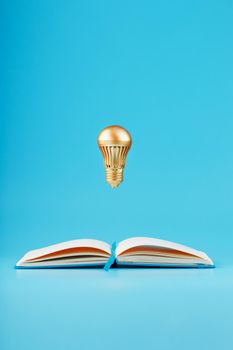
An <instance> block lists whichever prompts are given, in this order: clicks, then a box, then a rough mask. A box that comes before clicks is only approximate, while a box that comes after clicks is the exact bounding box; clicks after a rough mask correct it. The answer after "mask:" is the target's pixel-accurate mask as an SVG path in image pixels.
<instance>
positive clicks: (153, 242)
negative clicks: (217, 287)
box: [116, 237, 213, 265]
mask: <svg viewBox="0 0 233 350" xmlns="http://www.w3.org/2000/svg"><path fill="white" fill-rule="evenodd" d="M139 246H149V247H158V248H167V249H175V250H178V251H180V252H183V253H188V254H192V255H194V256H197V257H199V258H201V259H203V260H205V261H207V262H208V263H209V264H211V265H213V262H212V260H211V259H210V258H209V257H208V256H207V255H206V254H205V253H204V252H201V251H198V250H196V249H193V248H189V247H186V246H184V245H182V244H178V243H174V242H170V241H165V240H163V239H158V238H151V237H132V238H128V239H125V240H124V241H121V242H120V243H119V244H118V245H117V248H116V256H118V255H120V254H121V253H123V252H124V251H126V250H128V249H131V248H135V247H139Z"/></svg>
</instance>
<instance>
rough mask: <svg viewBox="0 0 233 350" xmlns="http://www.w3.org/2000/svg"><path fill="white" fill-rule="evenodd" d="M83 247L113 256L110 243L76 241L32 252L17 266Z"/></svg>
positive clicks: (94, 240) (90, 240)
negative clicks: (65, 250)
mask: <svg viewBox="0 0 233 350" xmlns="http://www.w3.org/2000/svg"><path fill="white" fill-rule="evenodd" d="M82 247H88V248H96V249H101V250H103V251H105V252H106V253H108V254H109V255H110V254H111V246H110V245H109V244H108V243H105V242H103V241H99V240H96V239H76V240H73V241H67V242H62V243H58V244H53V245H51V246H48V247H45V248H40V249H36V250H31V251H30V252H28V253H27V254H25V255H24V256H23V258H22V259H20V260H19V261H18V262H17V264H16V266H20V265H21V264H22V263H23V262H25V261H26V260H29V259H35V258H39V257H41V256H43V255H47V254H51V253H55V252H59V251H60V250H64V249H70V248H82Z"/></svg>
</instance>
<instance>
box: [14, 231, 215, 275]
mask: <svg viewBox="0 0 233 350" xmlns="http://www.w3.org/2000/svg"><path fill="white" fill-rule="evenodd" d="M112 264H114V265H115V266H139V267H213V266H214V264H213V262H212V260H211V259H210V258H209V257H208V256H207V255H206V254H205V253H203V252H201V251H198V250H195V249H192V248H189V247H186V246H184V245H181V244H177V243H173V242H169V241H164V240H161V239H156V238H149V237H133V238H129V239H126V240H124V241H121V242H120V243H118V244H115V243H114V244H113V245H112V246H111V245H109V244H107V243H105V242H102V241H99V240H95V239H78V240H74V241H67V242H63V243H59V244H55V245H51V246H49V247H46V248H41V249H37V250H32V251H30V252H28V253H27V254H26V255H24V256H23V257H22V259H20V260H19V261H18V262H17V264H16V267H17V268H49V267H50V268H56V267H88V266H89V267H92V266H93V267H94V266H104V267H105V269H106V270H107V269H108V268H109V267H110V266H111V265H112Z"/></svg>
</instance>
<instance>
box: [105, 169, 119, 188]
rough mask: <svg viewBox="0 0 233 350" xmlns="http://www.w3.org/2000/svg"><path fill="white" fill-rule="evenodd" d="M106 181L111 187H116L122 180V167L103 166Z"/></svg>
mask: <svg viewBox="0 0 233 350" xmlns="http://www.w3.org/2000/svg"><path fill="white" fill-rule="evenodd" d="M105 170H106V181H107V182H108V183H109V185H110V186H111V187H112V188H117V187H118V186H119V185H120V183H121V182H122V181H123V169H122V168H105Z"/></svg>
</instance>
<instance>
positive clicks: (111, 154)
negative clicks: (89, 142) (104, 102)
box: [98, 125, 132, 188]
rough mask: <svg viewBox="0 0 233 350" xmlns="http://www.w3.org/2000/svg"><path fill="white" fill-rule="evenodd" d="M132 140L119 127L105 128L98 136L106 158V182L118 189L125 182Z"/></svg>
mask: <svg viewBox="0 0 233 350" xmlns="http://www.w3.org/2000/svg"><path fill="white" fill-rule="evenodd" d="M131 144H132V139H131V136H130V134H129V132H128V131H127V130H125V129H124V128H122V127H121V126H118V125H112V126H108V127H107V128H104V129H103V130H102V131H101V132H100V134H99V136H98V145H99V148H100V151H101V153H102V155H103V157H104V166H105V170H106V181H107V182H108V183H109V184H110V186H111V187H112V188H116V187H117V186H119V184H120V183H121V182H122V181H123V171H124V167H125V162H126V156H127V153H128V151H129V149H130V147H131Z"/></svg>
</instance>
